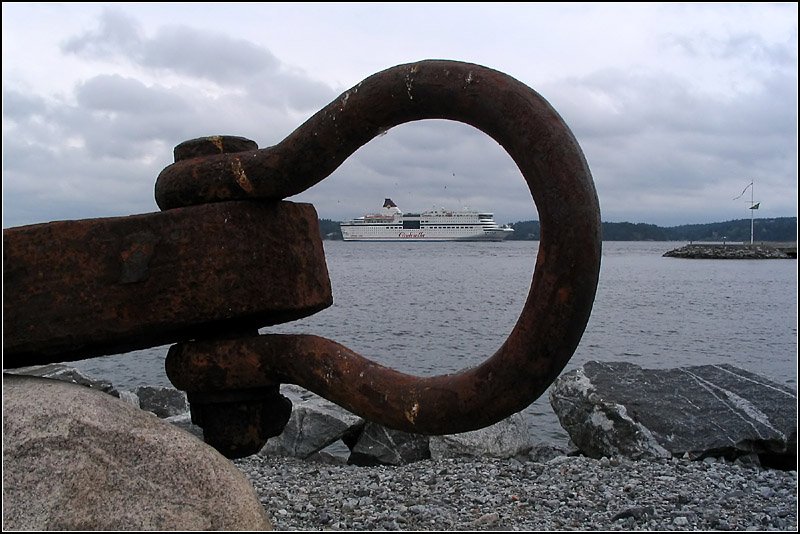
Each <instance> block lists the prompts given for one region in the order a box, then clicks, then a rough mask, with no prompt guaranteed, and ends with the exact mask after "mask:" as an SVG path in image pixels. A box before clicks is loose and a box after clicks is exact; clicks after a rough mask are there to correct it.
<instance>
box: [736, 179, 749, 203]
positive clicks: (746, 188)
mask: <svg viewBox="0 0 800 534" xmlns="http://www.w3.org/2000/svg"><path fill="white" fill-rule="evenodd" d="M752 186H753V182H750V183H749V184H747V187H745V188H744V191H742V194H741V195H739V196H738V197H736V198H734V199H733V200H739V199H740V198H742V197H743V196H744V194H745V193H746V192H747V190H748V189H750V188H751V187H752Z"/></svg>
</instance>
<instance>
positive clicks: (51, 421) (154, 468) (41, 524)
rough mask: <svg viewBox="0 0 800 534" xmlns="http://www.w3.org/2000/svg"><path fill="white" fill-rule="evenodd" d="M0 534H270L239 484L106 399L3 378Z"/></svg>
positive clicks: (179, 435)
mask: <svg viewBox="0 0 800 534" xmlns="http://www.w3.org/2000/svg"><path fill="white" fill-rule="evenodd" d="M3 528H4V530H5V529H11V530H162V531H167V530H176V531H184V530H269V529H271V528H272V527H271V524H270V522H269V520H268V518H267V516H266V514H265V512H264V509H263V507H262V505H261V503H260V502H259V499H258V497H257V495H256V493H255V491H254V490H253V487H252V486H251V485H250V482H249V481H248V480H247V478H246V477H245V476H244V474H243V473H242V472H241V471H240V470H239V469H237V468H236V467H235V466H234V465H233V463H231V462H230V461H229V460H227V459H226V458H224V457H223V456H222V455H221V454H219V453H218V452H217V451H216V450H214V449H213V448H211V447H210V446H208V445H206V444H205V443H203V442H202V441H200V440H198V439H197V438H195V437H194V436H192V435H190V434H188V433H186V432H184V431H182V430H180V429H178V428H176V427H174V426H173V425H170V424H168V423H166V422H164V421H163V420H161V419H158V418H157V417H154V416H153V415H152V414H150V413H147V412H144V411H142V410H139V409H138V408H135V407H133V406H131V405H129V404H126V403H125V402H123V401H121V400H119V399H116V398H114V397H112V396H110V395H106V394H104V393H100V392H98V391H95V390H92V389H90V388H86V387H82V386H78V385H75V384H70V383H68V382H63V381H59V380H51V379H43V378H33V377H27V376H17V375H7V374H4V375H3Z"/></svg>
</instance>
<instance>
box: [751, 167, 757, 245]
mask: <svg viewBox="0 0 800 534" xmlns="http://www.w3.org/2000/svg"><path fill="white" fill-rule="evenodd" d="M755 183H756V182H755V180H753V181H752V182H750V185H752V187H751V188H750V246H752V245H753V218H754V217H755V212H756V210H754V209H753V206H755V202H754V200H753V190H754V189H755V188H756V186H755Z"/></svg>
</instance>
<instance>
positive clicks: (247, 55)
mask: <svg viewBox="0 0 800 534" xmlns="http://www.w3.org/2000/svg"><path fill="white" fill-rule="evenodd" d="M62 50H63V51H64V52H66V53H72V54H76V55H79V56H83V57H90V58H102V59H112V58H115V57H124V58H126V59H127V60H128V61H130V62H131V63H133V64H136V65H138V66H140V67H143V68H147V69H154V70H156V71H161V72H169V73H174V74H177V75H181V76H186V77H189V78H194V79H199V80H208V81H210V82H213V83H214V84H217V85H218V86H219V87H223V88H235V89H243V90H245V91H246V92H247V93H249V95H250V97H251V98H252V99H253V100H255V101H257V102H260V103H262V104H264V105H268V106H273V107H278V108H283V109H293V110H301V111H311V110H316V109H319V108H321V107H322V106H324V105H325V104H327V103H328V102H330V101H331V100H332V99H333V98H334V97H335V96H336V95H335V93H334V91H333V90H332V88H330V87H329V86H327V85H325V84H324V83H321V82H318V81H316V80H314V79H312V78H311V77H310V76H308V75H307V74H305V73H303V72H302V71H300V70H297V69H291V68H289V67H288V66H286V65H284V64H282V63H281V61H280V60H278V58H276V57H275V56H274V55H273V54H272V53H271V52H270V51H269V50H267V49H266V48H263V47H261V46H257V45H254V44H252V43H251V42H249V41H246V40H244V39H236V38H231V37H228V36H226V35H223V34H219V33H214V32H209V31H203V30H198V29H194V28H190V27H186V26H179V25H171V26H163V27H161V28H159V30H158V31H157V32H156V34H155V36H154V37H152V38H146V37H144V36H142V35H141V32H140V31H139V29H138V27H137V25H136V23H135V21H134V20H133V19H131V18H129V17H127V16H126V15H124V14H122V13H120V12H118V11H111V10H107V11H105V12H104V13H103V15H102V16H101V18H100V22H99V27H98V29H97V30H95V31H92V32H87V33H85V34H83V35H80V36H77V37H75V38H73V39H70V40H69V41H67V42H66V43H65V44H64V45H63V47H62Z"/></svg>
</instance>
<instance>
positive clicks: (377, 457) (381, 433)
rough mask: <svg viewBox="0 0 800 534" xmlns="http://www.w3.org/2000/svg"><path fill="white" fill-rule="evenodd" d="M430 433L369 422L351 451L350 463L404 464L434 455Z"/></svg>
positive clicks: (348, 461)
mask: <svg viewBox="0 0 800 534" xmlns="http://www.w3.org/2000/svg"><path fill="white" fill-rule="evenodd" d="M428 440H429V437H428V436H422V435H420V434H410V433H408V432H402V431H400V430H393V429H390V428H386V427H385V426H381V425H378V424H375V423H367V424H366V425H365V426H364V430H363V431H362V432H361V435H360V436H359V438H358V442H357V443H356V444H355V446H354V447H353V448H352V450H351V452H350V458H349V459H348V460H347V463H349V464H351V465H404V464H409V463H412V462H418V461H420V460H426V459H428V458H430V457H431V452H430V449H429V447H428Z"/></svg>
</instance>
